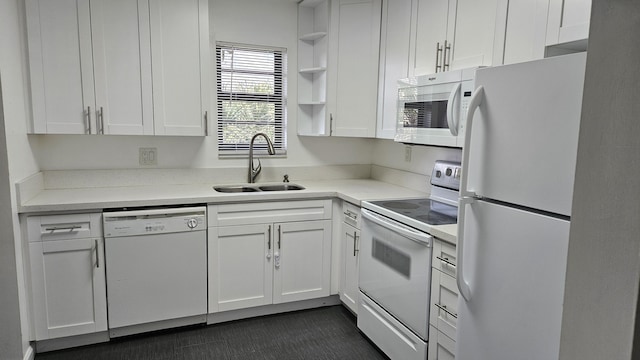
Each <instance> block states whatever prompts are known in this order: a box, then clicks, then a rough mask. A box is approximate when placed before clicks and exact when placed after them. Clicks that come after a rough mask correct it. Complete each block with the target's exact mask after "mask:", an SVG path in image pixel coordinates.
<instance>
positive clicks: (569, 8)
mask: <svg viewBox="0 0 640 360" xmlns="http://www.w3.org/2000/svg"><path fill="white" fill-rule="evenodd" d="M590 18H591V0H550V3H549V19H548V23H547V45H557V44H562V43H567V42H572V41H578V40H586V39H587V38H589V20H590Z"/></svg>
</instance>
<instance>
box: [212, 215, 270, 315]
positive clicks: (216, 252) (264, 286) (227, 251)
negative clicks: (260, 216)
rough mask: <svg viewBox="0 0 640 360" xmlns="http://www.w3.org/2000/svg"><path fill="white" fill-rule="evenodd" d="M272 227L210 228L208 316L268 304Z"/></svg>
mask: <svg viewBox="0 0 640 360" xmlns="http://www.w3.org/2000/svg"><path fill="white" fill-rule="evenodd" d="M273 245H274V244H273V241H272V225H265V224H258V225H246V226H223V227H215V228H209V246H208V253H209V265H208V266H209V312H210V313H214V312H218V311H227V310H235V309H241V308H248V307H253V306H260V305H267V304H271V300H272V297H271V295H272V288H273V285H272V279H273V261H272V254H273V251H272V249H273Z"/></svg>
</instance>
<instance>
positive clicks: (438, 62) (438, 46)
mask: <svg viewBox="0 0 640 360" xmlns="http://www.w3.org/2000/svg"><path fill="white" fill-rule="evenodd" d="M441 54H442V46H440V42H437V43H436V72H438V69H440V70H442V65H440V55H441Z"/></svg>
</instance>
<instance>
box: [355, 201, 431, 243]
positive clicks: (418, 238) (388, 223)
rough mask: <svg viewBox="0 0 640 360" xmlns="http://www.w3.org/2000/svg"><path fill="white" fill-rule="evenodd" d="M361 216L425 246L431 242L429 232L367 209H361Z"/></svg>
mask: <svg viewBox="0 0 640 360" xmlns="http://www.w3.org/2000/svg"><path fill="white" fill-rule="evenodd" d="M362 218H363V219H367V220H369V221H371V222H373V223H375V224H377V225H380V226H382V227H384V228H385V229H388V230H391V231H393V232H395V233H397V234H399V235H402V236H404V237H406V238H408V239H410V240H413V241H415V242H417V243H420V244H422V245H425V246H431V242H432V241H433V236H431V235H429V234H425V233H423V232H421V231H418V230H414V229H412V228H409V227H407V226H403V225H402V224H400V223H398V222H396V221H393V220H390V219H387V218H384V217H382V216H380V215H378V214H376V213H374V212H371V211H369V210H367V209H362Z"/></svg>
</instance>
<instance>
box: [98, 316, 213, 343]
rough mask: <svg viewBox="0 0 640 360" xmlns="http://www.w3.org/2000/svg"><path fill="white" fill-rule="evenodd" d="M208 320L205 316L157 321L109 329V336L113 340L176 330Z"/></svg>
mask: <svg viewBox="0 0 640 360" xmlns="http://www.w3.org/2000/svg"><path fill="white" fill-rule="evenodd" d="M206 320H207V317H206V315H205V314H202V315H195V316H188V317H183V318H179V319H170V320H163V321H156V322H152V323H146V324H139V325H131V326H123V327H119V328H111V329H109V336H110V337H111V338H112V339H113V338H116V337H120V336H128V335H133V334H140V333H146V332H151V331H156V330H164V329H170V328H176V327H181V326H187V325H195V324H203V323H204V322H205V321H206Z"/></svg>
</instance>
